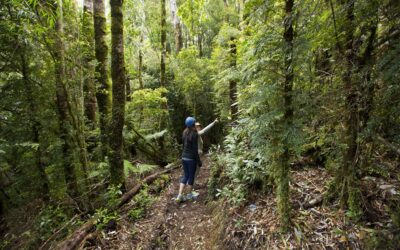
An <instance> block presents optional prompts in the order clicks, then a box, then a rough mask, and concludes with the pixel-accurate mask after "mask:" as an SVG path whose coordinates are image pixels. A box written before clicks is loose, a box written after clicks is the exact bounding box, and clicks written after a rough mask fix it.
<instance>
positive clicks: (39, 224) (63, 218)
mask: <svg viewBox="0 0 400 250" xmlns="http://www.w3.org/2000/svg"><path fill="white" fill-rule="evenodd" d="M67 220H68V215H67V214H66V211H65V210H64V208H62V207H61V206H52V205H49V206H47V207H45V208H44V209H43V210H42V211H41V212H40V214H39V215H38V217H37V219H36V222H35V229H36V231H37V235H38V237H39V239H40V240H42V241H43V240H47V239H48V238H49V237H50V236H51V235H52V234H53V233H54V231H56V230H57V229H58V228H59V227H60V226H61V225H63V224H64V223H66V222H67ZM64 233H66V232H64Z"/></svg>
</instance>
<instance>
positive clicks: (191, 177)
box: [187, 161, 196, 191]
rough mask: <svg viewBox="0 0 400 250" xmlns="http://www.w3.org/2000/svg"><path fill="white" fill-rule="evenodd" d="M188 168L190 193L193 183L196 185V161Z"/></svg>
mask: <svg viewBox="0 0 400 250" xmlns="http://www.w3.org/2000/svg"><path fill="white" fill-rule="evenodd" d="M187 167H188V174H189V178H188V182H187V184H188V185H189V189H190V191H192V189H193V183H194V176H195V174H196V161H191V162H190V164H188V166H187Z"/></svg>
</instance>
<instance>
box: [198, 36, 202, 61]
mask: <svg viewBox="0 0 400 250" xmlns="http://www.w3.org/2000/svg"><path fill="white" fill-rule="evenodd" d="M197 45H198V47H199V57H200V58H201V57H203V36H202V34H201V31H199V34H198V35H197Z"/></svg>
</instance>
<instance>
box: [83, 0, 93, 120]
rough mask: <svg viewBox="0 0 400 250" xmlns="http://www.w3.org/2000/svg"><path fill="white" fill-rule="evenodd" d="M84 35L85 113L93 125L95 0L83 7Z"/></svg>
mask: <svg viewBox="0 0 400 250" xmlns="http://www.w3.org/2000/svg"><path fill="white" fill-rule="evenodd" d="M82 22H83V29H82V30H83V35H84V37H85V42H86V43H85V47H84V58H83V60H84V64H85V65H84V66H85V69H86V72H85V73H86V74H85V80H84V85H83V86H84V94H85V96H84V97H85V98H84V100H85V114H86V117H87V119H88V120H89V121H90V123H91V124H92V125H94V124H96V88H95V83H94V72H95V70H94V63H93V61H94V59H95V55H94V51H93V48H94V39H93V0H85V1H84V7H83V20H82Z"/></svg>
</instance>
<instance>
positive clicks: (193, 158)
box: [176, 117, 202, 202]
mask: <svg viewBox="0 0 400 250" xmlns="http://www.w3.org/2000/svg"><path fill="white" fill-rule="evenodd" d="M195 123H196V120H195V119H194V118H193V117H188V118H186V120H185V125H186V128H185V130H184V131H183V135H182V144H183V152H182V165H183V171H184V175H183V176H182V178H181V182H180V185H179V193H178V197H176V201H177V202H182V201H184V200H191V199H193V194H192V189H193V182H194V178H195V176H194V175H195V172H196V168H197V166H199V167H201V164H202V163H201V160H200V157H199V151H198V140H199V135H198V133H197V130H196V128H195ZM185 186H188V195H187V196H186V197H184V196H183V189H184V188H185Z"/></svg>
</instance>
